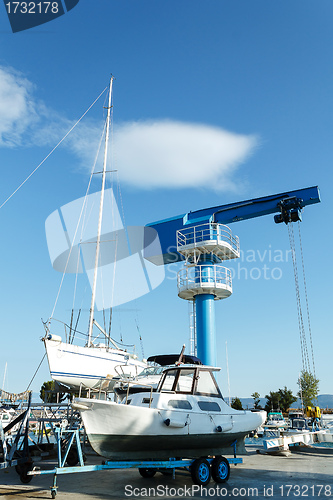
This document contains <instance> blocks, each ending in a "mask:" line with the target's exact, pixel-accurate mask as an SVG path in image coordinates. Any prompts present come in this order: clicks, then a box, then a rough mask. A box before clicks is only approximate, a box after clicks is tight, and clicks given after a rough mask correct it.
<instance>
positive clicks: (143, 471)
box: [139, 468, 156, 479]
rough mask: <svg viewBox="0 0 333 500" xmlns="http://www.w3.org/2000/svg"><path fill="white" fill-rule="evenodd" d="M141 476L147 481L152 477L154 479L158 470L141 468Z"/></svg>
mask: <svg viewBox="0 0 333 500" xmlns="http://www.w3.org/2000/svg"><path fill="white" fill-rule="evenodd" d="M139 474H140V475H141V476H142V477H145V478H146V479H149V478H151V477H154V476H155V474H156V469H146V468H139Z"/></svg>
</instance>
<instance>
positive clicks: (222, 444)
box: [73, 393, 266, 460]
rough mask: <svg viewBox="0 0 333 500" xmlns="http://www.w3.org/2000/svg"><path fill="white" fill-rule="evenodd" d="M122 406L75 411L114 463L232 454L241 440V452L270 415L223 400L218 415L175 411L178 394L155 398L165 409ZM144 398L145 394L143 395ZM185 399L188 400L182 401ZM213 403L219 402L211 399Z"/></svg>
mask: <svg viewBox="0 0 333 500" xmlns="http://www.w3.org/2000/svg"><path fill="white" fill-rule="evenodd" d="M144 396H149V394H147V393H146V394H145V395H143V398H142V400H147V403H146V404H147V406H146V407H143V406H135V405H132V404H129V405H127V404H117V403H114V402H110V401H100V400H92V399H89V400H87V399H84V398H79V399H76V400H75V403H74V404H73V407H74V408H75V409H79V410H80V411H81V416H82V420H83V423H84V427H85V431H86V433H87V436H88V439H89V441H90V444H91V446H92V447H93V449H94V450H95V451H96V452H97V453H98V454H99V455H102V456H104V457H106V458H108V459H111V460H130V459H133V460H141V459H142V460H145V459H156V460H164V459H168V458H170V457H183V458H185V457H186V458H195V457H200V456H203V455H221V454H223V453H227V451H226V448H228V447H229V450H228V452H229V453H232V452H233V450H232V448H231V445H232V444H233V443H234V442H235V440H237V442H238V443H239V445H240V446H239V449H238V452H240V451H241V449H240V448H241V447H242V444H243V443H242V441H243V438H244V437H245V436H246V435H247V434H248V433H249V432H250V431H251V430H254V429H255V428H256V427H258V426H259V425H260V424H261V423H262V422H263V421H264V420H265V417H266V413H265V415H264V416H261V415H260V414H258V413H251V412H245V411H239V412H238V411H236V410H233V409H232V408H230V407H229V406H228V405H227V404H226V403H225V402H224V401H223V400H222V399H219V405H220V406H221V407H222V411H221V412H219V413H213V412H209V411H208V412H206V411H196V410H195V406H194V401H193V400H192V397H189V398H188V399H189V401H191V405H192V408H193V410H192V411H184V410H179V409H178V410H176V409H175V410H170V409H168V400H169V399H171V400H173V401H174V400H175V399H176V398H177V396H176V395H174V394H172V395H171V396H170V395H168V394H156V393H153V398H154V399H155V398H156V399H157V398H158V399H159V401H158V402H159V403H161V406H160V407H156V408H149V397H146V398H145V397H144ZM140 399H141V396H140ZM183 399H184V398H183ZM212 399H214V398H212Z"/></svg>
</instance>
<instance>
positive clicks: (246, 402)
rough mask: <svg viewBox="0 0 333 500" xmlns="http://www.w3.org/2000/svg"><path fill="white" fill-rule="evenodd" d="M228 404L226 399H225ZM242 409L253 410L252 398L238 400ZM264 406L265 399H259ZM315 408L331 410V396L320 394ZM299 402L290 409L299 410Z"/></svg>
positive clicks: (332, 398) (332, 401)
mask: <svg viewBox="0 0 333 500" xmlns="http://www.w3.org/2000/svg"><path fill="white" fill-rule="evenodd" d="M225 399H226V401H227V402H228V398H225ZM231 399H232V398H231ZM240 400H241V402H242V405H243V408H245V409H247V408H249V409H250V408H253V398H240ZM265 404H266V399H265V398H262V399H260V405H261V406H262V407H263V408H264V407H265ZM316 406H319V407H320V408H322V409H327V408H328V409H332V408H333V394H320V395H319V396H318V403H317V405H316ZM301 407H302V404H301V400H300V399H298V400H297V401H295V403H293V405H292V408H301Z"/></svg>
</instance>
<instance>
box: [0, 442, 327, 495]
mask: <svg viewBox="0 0 333 500" xmlns="http://www.w3.org/2000/svg"><path fill="white" fill-rule="evenodd" d="M247 450H248V455H246V456H244V457H243V460H244V463H243V464H238V465H236V466H231V473H230V478H229V481H228V482H226V483H223V484H216V483H215V482H214V481H211V482H210V483H209V484H208V485H207V486H205V487H200V486H196V485H194V484H193V482H192V480H191V477H190V474H189V473H188V472H187V471H185V470H180V471H176V477H175V479H172V477H169V476H165V475H163V474H161V473H156V475H155V476H154V477H153V478H151V479H144V478H142V477H141V476H140V475H139V472H138V471H137V469H127V470H105V471H97V472H84V473H75V474H63V475H59V476H58V478H57V486H58V492H57V496H56V499H57V500H77V499H82V500H95V499H96V500H97V499H98V500H105V499H126V498H174V499H182V498H193V497H194V498H216V499H220V498H224V497H229V498H230V497H231V498H232V497H237V498H247V499H251V498H254V497H255V498H284V497H289V498H295V497H307V498H328V497H330V496H332V497H333V449H332V448H331V449H328V448H322V449H314V448H307V447H306V448H305V447H297V448H296V447H295V450H293V451H292V452H291V453H290V454H289V455H288V456H281V455H268V454H264V453H263V450H262V448H260V447H259V446H256V445H251V446H248V447H247ZM258 451H261V453H258ZM101 462H102V458H101V457H98V456H96V455H93V454H88V459H87V464H100V463H101ZM37 465H39V466H40V467H41V468H42V469H51V468H52V467H54V466H55V462H54V461H53V462H52V461H42V462H39V463H38V464H37ZM52 482H53V475H52V474H49V475H43V476H34V477H33V479H32V481H31V482H30V483H29V484H22V483H21V482H20V479H19V476H18V475H17V473H16V472H15V469H14V468H10V469H7V470H1V471H0V497H1V498H3V499H4V500H19V499H23V498H27V499H50V498H51V493H50V486H51V485H52Z"/></svg>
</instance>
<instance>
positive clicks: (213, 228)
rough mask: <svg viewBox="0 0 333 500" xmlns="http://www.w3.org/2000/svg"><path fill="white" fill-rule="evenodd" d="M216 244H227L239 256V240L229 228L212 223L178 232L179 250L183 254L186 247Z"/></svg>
mask: <svg viewBox="0 0 333 500" xmlns="http://www.w3.org/2000/svg"><path fill="white" fill-rule="evenodd" d="M212 242H216V245H219V244H220V245H222V246H225V244H227V245H228V246H229V247H230V249H231V250H232V252H233V253H235V254H237V255H238V256H239V238H238V236H234V235H233V234H232V231H231V230H230V228H229V227H228V226H225V225H224V224H218V223H216V222H210V223H206V224H200V225H198V226H192V227H189V228H185V229H181V230H178V231H177V250H178V252H181V251H182V250H183V249H184V247H188V246H190V247H193V248H196V247H200V246H202V245H205V244H209V243H212Z"/></svg>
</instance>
